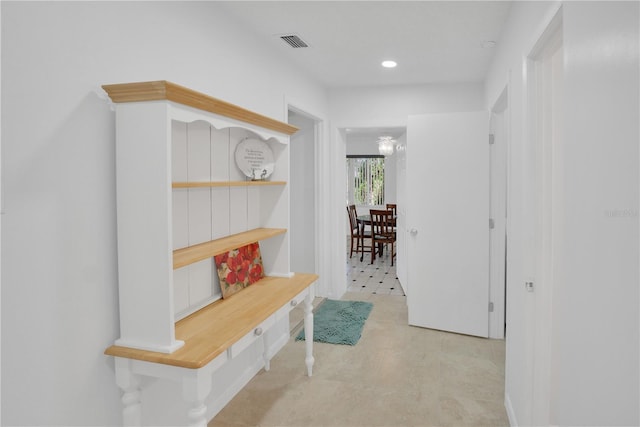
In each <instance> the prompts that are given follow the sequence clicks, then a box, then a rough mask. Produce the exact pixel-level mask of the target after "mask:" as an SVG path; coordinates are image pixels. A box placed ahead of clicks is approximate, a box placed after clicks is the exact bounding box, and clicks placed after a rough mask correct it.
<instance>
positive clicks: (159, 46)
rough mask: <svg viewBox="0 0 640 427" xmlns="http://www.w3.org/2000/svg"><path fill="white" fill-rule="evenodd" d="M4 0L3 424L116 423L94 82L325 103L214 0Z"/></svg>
mask: <svg viewBox="0 0 640 427" xmlns="http://www.w3.org/2000/svg"><path fill="white" fill-rule="evenodd" d="M0 7H1V8H2V13H1V15H2V73H1V74H2V160H3V162H4V163H3V167H2V172H3V176H2V184H3V187H4V188H3V197H4V211H5V213H4V215H2V231H3V235H2V267H3V268H2V424H3V425H118V424H120V423H121V415H120V408H121V405H120V391H119V390H118V389H117V387H116V386H115V381H114V373H113V360H112V359H111V358H110V357H107V356H104V355H103V351H104V349H105V348H106V347H107V346H109V345H110V344H112V343H113V341H114V340H115V339H116V338H118V336H119V331H118V301H117V298H118V295H117V265H116V237H115V236H116V223H115V221H116V219H115V218H116V215H115V205H114V204H115V171H114V168H115V164H114V146H115V123H114V113H113V112H112V111H111V110H110V108H109V105H108V103H107V101H106V100H105V98H104V94H103V92H102V91H101V89H99V85H101V84H108V83H120V82H131V81H146V80H158V79H166V80H170V81H173V82H175V83H178V84H181V85H184V86H187V87H190V88H193V89H196V90H199V91H201V92H204V93H207V94H211V95H213V96H215V97H218V98H221V99H224V100H226V101H229V102H232V103H234V104H236V105H241V106H243V107H245V108H249V109H252V110H255V111H257V112H260V113H262V114H265V115H268V116H271V117H274V118H276V119H279V120H284V119H285V112H286V108H285V105H284V100H285V97H287V96H292V97H294V98H295V99H297V100H301V101H303V102H304V105H306V106H309V108H310V110H312V111H314V112H316V114H322V115H325V113H326V111H327V105H326V97H325V92H324V91H323V90H322V89H321V88H320V86H319V85H317V84H315V83H314V82H313V81H311V80H309V79H307V78H306V77H305V76H304V74H303V73H300V72H297V71H296V70H295V69H294V68H292V67H291V66H290V65H287V64H284V63H281V62H280V61H279V59H278V57H277V53H274V52H273V51H271V50H270V48H269V47H268V46H264V45H262V44H261V42H260V40H256V39H254V38H252V36H250V35H249V33H248V32H247V31H245V29H243V28H242V27H241V26H240V25H239V24H238V23H236V22H234V21H233V20H232V19H230V18H229V17H226V16H223V15H220V14H219V13H218V12H217V6H216V4H215V2H184V3H179V2H174V3H169V2H2V3H1V6H0ZM141 173H144V170H141ZM143 398H145V399H146V398H148V396H146V397H143ZM34 408H36V409H35V410H34ZM154 409H155V410H159V409H161V408H154Z"/></svg>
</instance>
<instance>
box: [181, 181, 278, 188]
mask: <svg viewBox="0 0 640 427" xmlns="http://www.w3.org/2000/svg"><path fill="white" fill-rule="evenodd" d="M286 183H287V182H286V181H211V182H174V183H173V184H171V187H172V188H198V187H253V186H262V185H285V184H286Z"/></svg>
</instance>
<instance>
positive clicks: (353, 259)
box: [346, 205, 405, 297]
mask: <svg viewBox="0 0 640 427" xmlns="http://www.w3.org/2000/svg"><path fill="white" fill-rule="evenodd" d="M354 207H355V205H354V206H353V207H350V206H349V205H347V218H348V227H349V229H350V230H351V231H349V232H348V234H347V242H346V274H347V291H349V292H361V293H363V294H365V293H366V294H377V295H395V296H398V297H404V296H405V292H404V289H403V287H402V285H401V284H400V281H399V280H398V274H397V265H396V257H397V255H396V253H397V247H396V243H395V242H393V256H392V248H391V244H392V243H391V242H389V243H386V244H385V243H381V242H378V243H379V246H380V247H378V243H375V244H374V247H376V250H374V251H373V252H372V251H371V248H372V246H371V244H372V243H371V237H370V236H371V235H372V230H373V228H374V227H375V226H374V225H373V222H375V218H374V219H373V221H372V216H371V212H370V210H371V207H365V206H362V207H357V208H355V209H354ZM377 208H378V209H374V210H383V211H386V210H387V209H386V206H385V205H382V206H377ZM380 208H381V209H380ZM385 216H386V215H385ZM351 218H353V221H352V219H351ZM394 220H395V215H394V214H393V213H392V214H391V217H390V218H387V220H386V221H385V222H386V223H388V224H393V222H394ZM352 223H353V225H354V226H353V227H351V224H352ZM374 235H375V233H374ZM378 240H380V239H378ZM374 241H375V240H374ZM372 253H373V256H372ZM373 257H375V258H373ZM392 263H393V265H392Z"/></svg>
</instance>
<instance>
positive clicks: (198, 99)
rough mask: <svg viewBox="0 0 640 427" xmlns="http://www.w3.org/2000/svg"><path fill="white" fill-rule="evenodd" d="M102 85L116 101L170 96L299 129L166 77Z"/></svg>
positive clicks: (256, 121)
mask: <svg viewBox="0 0 640 427" xmlns="http://www.w3.org/2000/svg"><path fill="white" fill-rule="evenodd" d="M102 88H103V89H104V90H105V91H106V92H107V94H108V95H109V98H111V100H112V101H113V102H115V103H120V102H141V101H160V100H166V101H172V102H176V103H178V104H182V105H186V106H188V107H193V108H197V109H199V110H204V111H208V112H210V113H214V114H219V115H221V116H225V117H230V118H232V119H235V120H240V121H242V122H245V123H251V124H253V125H256V126H261V127H263V128H267V129H271V130H275V131H276V132H281V133H284V134H286V135H292V134H294V133H295V132H296V131H297V130H298V128H297V127H295V126H292V125H290V124H288V123H284V122H280V121H278V120H275V119H272V118H270V117H267V116H263V115H262V114H258V113H254V112H253V111H249V110H247V109H245V108H242V107H238V106H237V105H233V104H230V103H228V102H226V101H222V100H220V99H217V98H214V97H212V96H209V95H205V94H203V93H200V92H196V91H195V90H192V89H189V88H186V87H184V86H180V85H177V84H175V83H171V82H168V81H166V80H158V81H151V82H137V83H122V84H112V85H103V86H102Z"/></svg>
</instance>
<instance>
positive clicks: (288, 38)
mask: <svg viewBox="0 0 640 427" xmlns="http://www.w3.org/2000/svg"><path fill="white" fill-rule="evenodd" d="M280 38H281V39H282V40H284V42H285V43H286V44H288V45H289V46H291V47H293V48H296V49H297V48H301V47H309V45H308V44H307V43H306V42H305V41H304V40H302V39H301V38H300V37H298V36H297V35H295V34H286V35H284V36H280Z"/></svg>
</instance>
